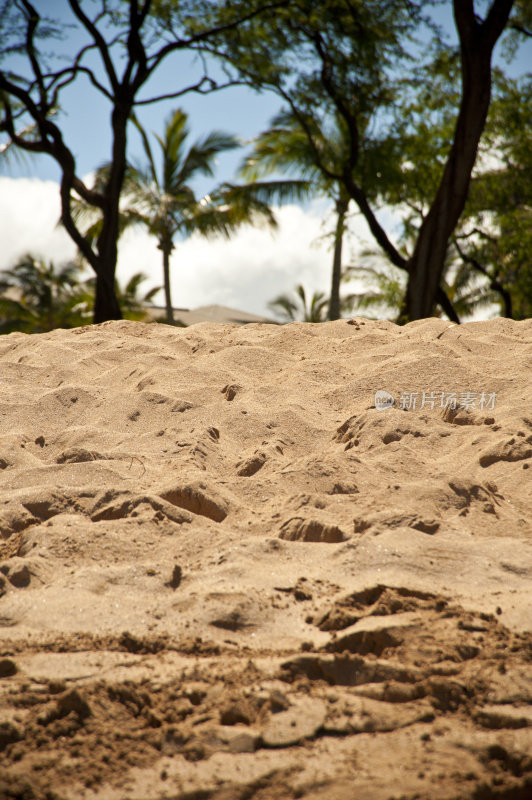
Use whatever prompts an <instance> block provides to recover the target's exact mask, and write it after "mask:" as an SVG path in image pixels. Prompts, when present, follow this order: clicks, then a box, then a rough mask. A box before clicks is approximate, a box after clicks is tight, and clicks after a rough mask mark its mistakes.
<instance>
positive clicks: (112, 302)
mask: <svg viewBox="0 0 532 800" xmlns="http://www.w3.org/2000/svg"><path fill="white" fill-rule="evenodd" d="M107 272H111V270H108V271H103V270H102V272H100V273H98V274H97V275H96V297H95V298H94V311H93V322H94V323H95V324H98V323H99V322H107V320H110V319H122V311H121V310H120V305H119V303H118V299H117V297H116V292H115V288H114V270H112V272H113V278H112V279H110V275H109V274H107ZM109 280H111V281H112V282H111V284H109Z"/></svg>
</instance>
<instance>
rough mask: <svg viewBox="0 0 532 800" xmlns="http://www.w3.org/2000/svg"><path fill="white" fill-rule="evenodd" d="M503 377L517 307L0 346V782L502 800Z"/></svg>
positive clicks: (531, 423)
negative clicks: (474, 316)
mask: <svg viewBox="0 0 532 800" xmlns="http://www.w3.org/2000/svg"><path fill="white" fill-rule="evenodd" d="M531 367H532V321H531V320H527V321H523V322H514V321H511V320H506V319H496V320H491V321H489V322H478V323H469V324H467V325H461V326H455V325H452V324H451V323H449V322H447V321H443V320H439V319H428V320H421V321H419V322H415V323H411V324H410V325H407V326H404V327H398V326H396V325H394V324H392V323H390V322H386V321H379V322H371V321H367V320H362V319H353V320H340V321H337V322H332V323H324V324H319V325H311V324H304V323H294V324H291V325H286V326H275V325H262V324H254V325H247V326H243V327H239V326H236V325H219V324H214V323H203V324H199V325H194V326H191V327H189V328H183V329H181V328H175V329H174V328H171V327H168V326H165V325H145V324H142V323H134V322H109V323H104V324H102V325H98V326H90V327H87V328H79V329H75V330H70V331H66V330H57V331H53V332H52V333H49V334H41V335H38V336H26V335H23V334H11V335H9V336H4V337H1V339H0V532H1V538H0V642H1V644H0V648H1V649H0V697H1V702H0V776H2V777H0V797H4V796H5V797H6V798H7V797H23V796H24V797H35V798H41V797H42V798H45V797H47V798H50V797H53V798H58V799H59V798H61V800H62V799H63V798H65V799H66V798H69V799H70V798H78V797H87V798H89V797H90V798H95V797H98V798H102V799H103V798H106V799H107V798H125V797H128V798H132V799H133V798H134V799H135V800H137V799H138V800H141V798H142V799H143V800H146V799H147V798H150V799H151V798H154V800H155V799H157V800H158V799H159V798H163V797H172V798H185V797H189V798H190V797H200V796H201V797H208V798H218V799H219V800H228V799H229V798H235V800H236V799H237V798H238V800H243V798H256V800H268V798H285V797H286V798H296V797H302V798H307V800H317V798H322V797H323V798H325V797H327V798H333V799H334V798H338V800H344V798H345V800H351V799H352V798H353V797H355V796H356V797H360V798H366V797H367V798H368V800H369V798H371V799H372V800H373V799H375V800H381V798H382V800H391V798H392V797H405V798H414V797H417V798H427V800H429V798H431V799H432V798H436V800H439V798H441V800H446V799H447V798H449V800H450V798H464V800H465V798H480V797H481V798H492V797H493V798H496V797H504V798H509V799H510V800H513V798H519V800H521V798H526V797H528V796H532V759H531V757H530V752H532V710H531V709H532V622H531V621H532V592H531V591H530V587H531V578H532V500H531V491H530V489H531V485H532V471H531V469H530V468H531V467H532V408H531V405H530V402H531V401H530V397H531V388H532V380H531V374H532V371H531ZM378 390H381V391H385V392H388V393H390V394H391V395H392V396H393V397H394V398H395V403H394V405H393V407H391V408H388V409H386V410H378V409H377V408H376V407H375V392H377V391H378ZM453 397H455V398H456V405H457V407H456V408H453V407H452V406H453V403H452V398H453ZM527 793H528V794H527Z"/></svg>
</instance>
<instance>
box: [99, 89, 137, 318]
mask: <svg viewBox="0 0 532 800" xmlns="http://www.w3.org/2000/svg"><path fill="white" fill-rule="evenodd" d="M131 107H132V105H131V102H130V101H124V102H121V101H120V100H119V99H117V100H116V103H115V106H114V108H113V112H112V114H111V124H112V128H113V151H112V159H111V169H110V173H109V180H108V183H107V186H106V187H105V207H104V208H103V209H102V211H103V220H102V229H101V232H100V235H99V236H98V241H97V262H98V264H97V266H98V268H97V269H95V271H96V299H95V302H94V322H95V323H98V322H106V321H107V320H110V319H122V312H121V310H120V305H119V302H118V299H117V297H116V290H115V274H116V262H117V259H118V237H119V236H120V194H121V192H122V185H123V182H124V175H125V171H126V148H127V137H126V128H127V122H128V118H129V114H130V113H131Z"/></svg>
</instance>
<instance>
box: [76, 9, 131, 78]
mask: <svg viewBox="0 0 532 800" xmlns="http://www.w3.org/2000/svg"><path fill="white" fill-rule="evenodd" d="M68 2H69V5H70V8H71V9H72V11H73V13H74V14H75V15H76V17H77V18H78V19H79V21H80V22H81V24H82V25H83V27H84V28H85V30H86V31H88V32H89V33H90V35H91V36H92V38H93V40H94V43H95V45H96V47H97V48H98V51H99V53H100V56H101V59H102V61H103V64H104V67H105V71H106V73H107V77H108V78H109V81H110V83H111V86H112V87H113V92H117V91H118V88H119V81H118V77H117V75H116V72H115V68H114V64H113V62H112V60H111V56H110V55H109V48H108V45H107V42H106V41H105V39H104V38H103V36H102V34H101V33H100V31H99V30H98V28H97V27H96V25H95V24H94V23H93V22H92V21H91V20H90V19H89V17H88V16H87V15H86V14H85V12H84V11H82V10H81V6H80V4H79V0H68Z"/></svg>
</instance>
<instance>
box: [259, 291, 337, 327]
mask: <svg viewBox="0 0 532 800" xmlns="http://www.w3.org/2000/svg"><path fill="white" fill-rule="evenodd" d="M294 295H295V297H291V296H290V295H288V294H280V295H279V297H276V298H275V300H272V301H271V302H270V303H268V307H269V308H270V309H271V310H272V311H273V312H274V313H275V314H277V315H278V316H280V317H281V318H282V321H283V322H294V321H296V320H300V321H301V322H325V320H326V318H327V306H328V305H329V299H328V298H327V297H326V295H325V293H324V292H314V294H313V295H312V297H311V298H310V302H309V301H308V300H307V293H306V292H305V288H304V287H303V286H302V285H301V284H299V285H298V286H296V288H295V289H294Z"/></svg>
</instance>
